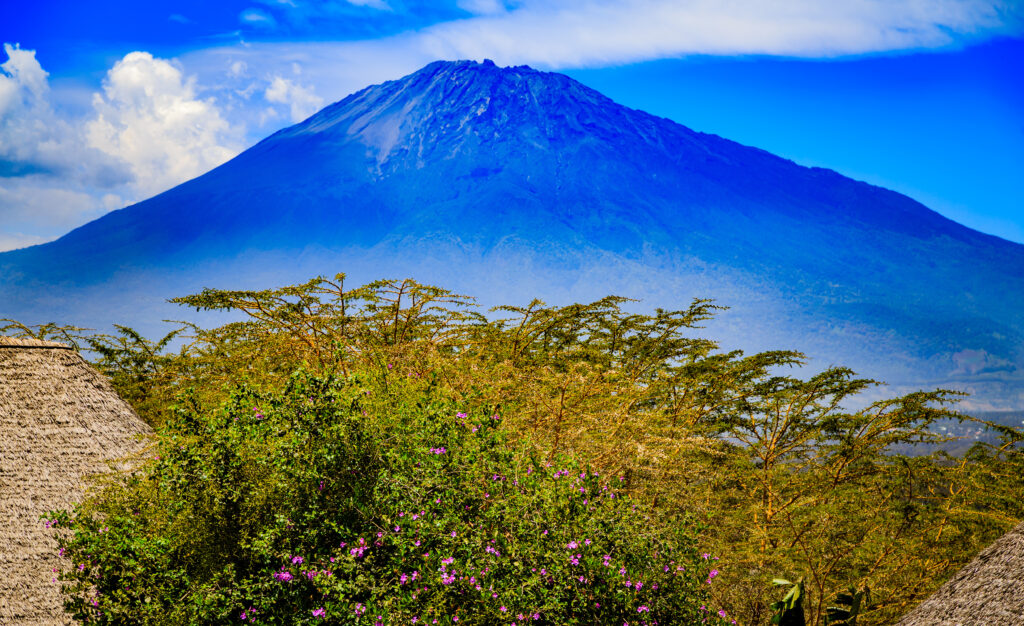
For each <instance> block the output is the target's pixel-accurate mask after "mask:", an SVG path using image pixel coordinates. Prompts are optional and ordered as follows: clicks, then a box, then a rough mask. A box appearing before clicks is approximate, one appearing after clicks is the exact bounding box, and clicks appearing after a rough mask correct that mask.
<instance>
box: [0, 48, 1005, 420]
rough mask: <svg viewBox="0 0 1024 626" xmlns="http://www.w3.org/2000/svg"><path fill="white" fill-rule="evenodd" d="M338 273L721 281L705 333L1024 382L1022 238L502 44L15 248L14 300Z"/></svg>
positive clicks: (545, 291)
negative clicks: (714, 130) (697, 126)
mask: <svg viewBox="0 0 1024 626" xmlns="http://www.w3.org/2000/svg"><path fill="white" fill-rule="evenodd" d="M338 271H345V272H347V273H349V275H350V276H351V277H352V278H354V279H355V280H357V281H358V280H370V279H374V278H380V277H404V276H412V277H415V278H417V279H418V280H420V281H421V282H432V283H435V284H441V285H443V286H448V287H450V288H454V289H455V290H458V291H464V292H467V293H469V294H471V295H476V296H480V297H481V300H482V301H483V302H484V303H487V304H497V303H506V302H522V301H523V300H524V299H528V298H529V297H531V296H533V295H538V296H540V297H542V298H544V299H545V300H547V301H549V302H567V301H569V300H578V299H583V298H591V297H594V298H596V297H599V296H602V295H607V294H608V293H616V294H617V295H624V296H630V297H637V298H642V299H643V303H642V304H639V305H637V306H640V307H651V308H653V307H655V306H658V307H663V308H671V307H682V306H685V305H686V304H687V303H688V302H689V300H690V298H692V297H710V298H714V299H716V300H717V301H718V302H720V303H721V304H724V305H727V306H730V307H732V308H731V310H730V311H729V312H728V313H726V314H724V315H723V316H722V319H721V320H719V321H716V322H712V323H711V325H710V327H709V328H708V329H707V331H706V333H705V334H707V335H708V336H711V337H713V338H715V337H717V338H720V339H722V340H723V342H724V343H725V344H726V345H729V346H733V345H735V346H739V347H744V348H747V349H761V348H795V349H801V350H804V351H806V352H808V353H809V354H810V355H812V356H814V357H816V363H819V364H821V365H827V364H850V365H852V366H854V367H855V368H857V369H858V370H859V371H860V372H861V373H863V374H865V375H868V376H873V377H880V378H886V379H888V380H890V381H891V382H895V383H898V384H901V385H909V386H918V385H946V386H953V387H959V388H965V389H969V390H973V391H975V392H976V393H978V397H977V398H976V399H975V402H976V403H980V404H979V406H1013V407H1021V406H1024V385H1021V384H1020V383H1021V372H1022V366H1024V316H1022V315H1021V314H1020V312H1021V310H1022V305H1024V246H1021V245H1019V244H1015V243H1011V242H1008V241H1005V240H1002V239H999V238H997V237H993V236H989V235H985V234H982V233H979V232H976V231H973V230H971V229H969V228H966V227H964V226H961V225H959V224H957V223H955V222H953V221H951V220H948V219H946V218H944V217H942V216H941V215H939V214H938V213H935V212H934V211H931V210H929V209H928V208H927V207H925V206H923V205H921V204H920V203H918V202H916V201H914V200H912V199H911V198H908V197H906V196H903V195H901V194H898V193H895V192H893V191H889V190H886V189H883V188H879V187H875V186H872V185H868V184H865V183H863V182H858V181H855V180H852V179H849V178H846V177H844V176H842V175H840V174H838V173H836V172H833V171H830V170H826V169H821V168H808V167H802V166H800V165H797V164H795V163H793V162H791V161H788V160H785V159H782V158H779V157H777V156H774V155H772V154H770V153H768V152H765V151H763V150H759V149H756V148H751V147H747V146H743V145H740V144H737V143H735V142H732V141H729V140H727V139H723V138H721V137H718V136H715V135H709V134H704V133H700V132H695V131H693V130H690V129H689V128H686V127H684V126H681V125H680V124H677V123H675V122H673V121H671V120H667V119H663V118H659V117H656V116H653V115H649V114H647V113H644V112H642V111H636V110H632V109H629V108H627V107H624V106H621V105H618V104H616V103H614V102H612V101H611V100H610V99H608V98H607V97H605V96H603V95H601V94H600V93H597V92H596V91H594V90H592V89H589V88H587V87H585V86H584V85H582V84H580V83H578V82H576V81H574V80H572V79H570V78H568V77H566V76H564V75H560V74H556V73H548V72H541V71H537V70H533V69H531V68H529V67H525V66H520V67H509V68H500V67H497V66H495V65H494V64H493V63H491V62H484V63H475V62H469V61H459V62H436V63H431V64H430V65H427V66H426V67H424V68H423V69H421V70H419V71H418V72H416V73H414V74H411V75H409V76H406V77H404V78H402V79H399V80H395V81H391V82H386V83H383V84H380V85H375V86H371V87H368V88H366V89H363V90H362V91H359V92H357V93H355V94H352V95H351V96H349V97H347V98H345V99H344V100H342V101H340V102H337V103H335V104H332V105H330V106H328V107H326V108H325V109H323V110H322V111H320V112H319V113H317V114H315V115H313V116H312V117H310V118H309V119H307V120H306V121H304V122H302V123H300V124H297V125H295V126H292V127H290V128H287V129H284V130H282V131H280V132H278V133H276V134H274V135H272V136H270V137H268V138H267V139H265V140H263V141H262V142H260V143H259V144H257V145H256V146H254V147H252V148H251V149H249V150H247V151H245V152H243V153H242V154H240V155H239V156H238V157H236V158H235V159H233V160H231V161H229V162H228V163H225V164H224V165H222V166H220V167H218V168H216V169H214V170H212V171H210V172H208V173H207V174H205V175H203V176H200V177H198V178H196V179H194V180H191V181H188V182H186V183H184V184H181V185H179V186H177V187H175V188H173V189H171V190H169V191H167V192H165V193H162V194H160V195H158V196H155V197H153V198H150V199H148V200H146V201H144V202H140V203H138V204H135V205H133V206H130V207H127V208H124V209H121V210H119V211H114V212H112V213H110V214H108V215H106V216H104V217H102V218H100V219H97V220H95V221H93V222H91V223H89V224H86V225H85V226H82V227H81V228H78V229H76V230H74V231H72V232H70V233H68V234H67V235H65V236H64V237H62V238H60V239H58V240H56V241H54V242H51V243H48V244H43V245H39V246H34V247H31V248H26V249H22V250H16V251H11V252H7V253H3V254H0V290H2V291H0V293H6V294H7V295H6V296H0V317H15V318H19V319H22V320H23V321H26V322H40V321H50V320H59V321H65V322H77V323H84V324H90V325H96V326H101V327H106V325H108V324H109V323H111V322H118V323H128V324H140V322H142V321H144V320H153V319H160V318H161V317H178V318H180V317H182V313H181V312H177V311H173V310H171V309H169V308H168V307H167V305H165V304H164V303H163V300H164V299H165V298H168V297H172V296H175V295H183V294H185V293H190V292H192V291H195V290H197V289H199V288H201V287H203V286H217V287H230V288H239V287H259V286H272V285H276V284H281V283H284V282H293V281H297V280H302V279H305V278H308V277H309V276H310V275H312V274H316V273H324V274H333V273H335V272H338ZM154 316H155V317H154ZM140 325H141V326H142V327H143V328H145V327H146V324H144V323H143V324H140Z"/></svg>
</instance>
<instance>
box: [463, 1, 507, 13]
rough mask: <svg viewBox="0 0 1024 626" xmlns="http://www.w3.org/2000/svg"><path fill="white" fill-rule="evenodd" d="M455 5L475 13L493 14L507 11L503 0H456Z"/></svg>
mask: <svg viewBox="0 0 1024 626" xmlns="http://www.w3.org/2000/svg"><path fill="white" fill-rule="evenodd" d="M455 5H456V6H457V7H459V8H460V9H462V10H463V11H468V12H469V13H473V14H475V15H493V14H495V13H504V12H505V3H504V2H502V1H501V0H456V2H455Z"/></svg>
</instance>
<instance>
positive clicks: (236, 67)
mask: <svg viewBox="0 0 1024 626" xmlns="http://www.w3.org/2000/svg"><path fill="white" fill-rule="evenodd" d="M248 70H249V66H248V65H246V63H245V61H235V62H234V63H232V64H231V67H229V68H228V76H231V77H238V76H245V74H246V72H247V71H248Z"/></svg>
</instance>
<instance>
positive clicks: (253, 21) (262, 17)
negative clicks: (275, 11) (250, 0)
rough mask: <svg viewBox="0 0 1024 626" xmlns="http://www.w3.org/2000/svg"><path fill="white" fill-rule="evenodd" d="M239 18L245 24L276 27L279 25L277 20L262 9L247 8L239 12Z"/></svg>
mask: <svg viewBox="0 0 1024 626" xmlns="http://www.w3.org/2000/svg"><path fill="white" fill-rule="evenodd" d="M238 19H239V21H241V22H242V23H244V24H249V25H250V26H258V27H261V28H274V27H275V26H277V20H275V19H274V18H273V17H272V16H271V15H270V14H269V13H267V12H266V11H263V10H260V9H246V10H244V11H242V12H241V13H239V14H238Z"/></svg>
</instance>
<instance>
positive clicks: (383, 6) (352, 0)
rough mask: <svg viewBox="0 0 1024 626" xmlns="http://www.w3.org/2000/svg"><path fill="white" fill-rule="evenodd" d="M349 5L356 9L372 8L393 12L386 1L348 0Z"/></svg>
mask: <svg viewBox="0 0 1024 626" xmlns="http://www.w3.org/2000/svg"><path fill="white" fill-rule="evenodd" d="M348 3H349V4H351V5H352V6H356V7H370V8H371V9H378V10H381V11H390V10H391V6H390V5H389V4H388V3H387V2H385V1H384V0H348Z"/></svg>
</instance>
